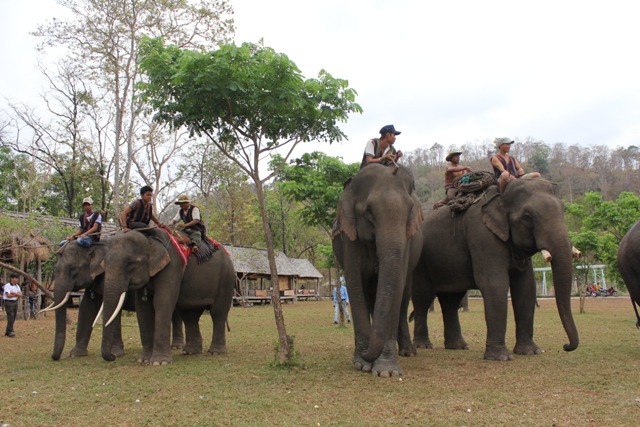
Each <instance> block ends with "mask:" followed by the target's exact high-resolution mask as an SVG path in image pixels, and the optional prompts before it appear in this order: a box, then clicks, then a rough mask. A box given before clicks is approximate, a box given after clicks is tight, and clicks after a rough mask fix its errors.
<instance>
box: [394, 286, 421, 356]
mask: <svg viewBox="0 0 640 427" xmlns="http://www.w3.org/2000/svg"><path fill="white" fill-rule="evenodd" d="M409 289H411V283H409V284H408V285H407V290H406V291H405V292H404V295H403V296H402V305H401V306H400V322H399V324H398V354H399V355H400V356H404V357H410V356H415V355H416V354H417V351H416V348H415V347H414V346H413V343H412V342H411V333H410V332H409V322H408V317H407V316H408V311H409V300H410V297H411V295H410V293H409V291H408V290H409Z"/></svg>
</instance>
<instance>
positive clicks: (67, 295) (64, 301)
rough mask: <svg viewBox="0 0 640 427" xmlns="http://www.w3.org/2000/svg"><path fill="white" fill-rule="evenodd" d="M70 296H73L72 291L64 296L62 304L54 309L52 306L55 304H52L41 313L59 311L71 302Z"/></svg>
mask: <svg viewBox="0 0 640 427" xmlns="http://www.w3.org/2000/svg"><path fill="white" fill-rule="evenodd" d="M69 296H71V291H69V292H67V294H66V295H65V296H64V299H63V300H62V302H60V304H58V305H56V306H55V307H52V305H53V304H55V303H51V305H50V306H49V307H47V308H45V309H44V310H40V313H44V312H45V311H53V310H57V309H59V308H60V307H62V306H63V305H64V304H65V303H66V302H67V301H69Z"/></svg>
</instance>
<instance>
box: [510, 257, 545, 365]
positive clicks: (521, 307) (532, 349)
mask: <svg viewBox="0 0 640 427" xmlns="http://www.w3.org/2000/svg"><path fill="white" fill-rule="evenodd" d="M509 276H510V287H511V304H512V305H513V314H514V317H515V321H516V345H515V347H514V348H513V352H514V353H516V354H540V353H542V349H540V347H538V345H537V344H536V343H535V342H534V341H533V319H534V314H535V309H536V307H535V304H536V282H535V277H534V275H533V267H532V266H531V261H530V260H529V265H528V266H527V268H526V269H525V271H512V272H511V273H510V274H509Z"/></svg>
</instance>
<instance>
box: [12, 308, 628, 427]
mask: <svg viewBox="0 0 640 427" xmlns="http://www.w3.org/2000/svg"><path fill="white" fill-rule="evenodd" d="M540 304H541V307H540V309H538V311H537V313H536V323H535V338H536V342H537V343H538V345H540V347H542V348H543V349H544V350H545V352H544V353H543V354H541V355H537V356H518V355H516V356H515V360H514V361H511V362H494V361H485V360H483V359H482V354H483V351H484V340H485V334H486V328H485V325H484V313H483V306H482V302H481V301H479V300H472V301H471V304H470V306H471V312H470V313H461V314H460V317H461V321H462V328H463V332H464V336H465V338H466V340H467V342H468V343H469V347H470V350H468V351H451V350H444V349H443V348H442V347H443V338H442V321H441V317H440V313H439V310H437V311H436V313H435V315H433V316H432V317H431V320H430V322H429V323H430V328H431V331H432V334H433V335H432V341H433V342H434V345H435V346H436V349H434V350H419V351H418V356H417V357H412V358H408V359H407V358H401V360H400V363H401V364H402V367H403V369H404V376H403V377H402V378H401V379H399V378H388V379H382V378H374V377H372V376H371V375H370V374H365V373H362V372H359V371H357V370H356V369H355V368H353V366H352V365H351V362H350V360H351V354H352V352H353V330H352V327H351V325H348V326H347V327H342V328H341V327H338V326H336V325H333V324H332V323H333V307H332V303H331V302H330V301H319V302H298V303H297V304H286V305H284V310H285V319H286V323H287V328H288V332H289V334H290V335H294V336H295V345H296V350H297V351H298V352H299V353H300V360H301V361H302V362H303V365H302V366H301V367H300V368H297V369H292V370H279V369H275V368H272V367H271V362H272V361H273V354H274V351H273V346H274V343H275V340H276V337H277V334H276V331H275V326H274V320H273V310H272V308H271V307H270V306H265V307H253V308H233V309H232V310H231V314H230V319H229V323H230V327H231V332H230V333H229V334H228V335H227V346H228V348H229V353H228V354H227V355H224V356H215V357H214V356H209V355H199V356H182V355H181V354H180V352H179V351H175V354H174V363H173V364H172V365H169V366H161V367H151V366H142V365H139V364H138V363H136V357H137V356H138V353H139V351H140V339H139V335H138V329H137V326H136V323H135V317H124V318H123V324H124V325H125V326H124V327H123V329H124V330H123V335H124V337H125V342H126V351H127V354H126V355H125V356H124V357H122V358H120V359H118V360H116V361H115V362H112V363H108V362H105V361H103V360H102V358H101V357H100V351H99V344H100V337H101V334H100V328H98V327H97V328H96V329H95V331H94V334H95V335H94V339H93V341H92V343H91V346H90V354H89V356H88V357H85V358H78V359H70V358H65V359H61V360H60V361H58V362H54V361H52V360H51V357H50V355H51V351H52V345H53V335H54V324H53V316H51V315H49V316H48V317H46V318H41V319H39V320H29V321H26V322H25V321H17V322H16V327H15V329H16V334H17V338H15V339H10V338H6V337H1V339H0V360H1V361H2V363H1V367H0V373H1V375H0V398H1V401H2V406H1V407H0V425H2V424H8V425H9V426H11V427H18V426H96V425H106V426H218V425H219V426H227V425H233V426H245V425H246V426H272V425H273V426H276V425H277V426H330V425H339V426H343V425H346V426H386V425H411V426H413V425H415V426H469V427H471V426H515V425H519V426H520V425H522V426H554V425H555V426H637V425H639V424H640V331H638V330H636V327H635V315H634V313H633V309H632V307H631V302H630V300H629V299H628V298H589V299H588V300H587V305H586V310H587V313H586V314H577V311H578V301H577V300H574V301H573V309H574V316H575V319H576V323H577V326H578V331H579V333H580V346H579V347H578V349H577V350H576V351H574V352H571V353H566V352H564V351H563V350H562V345H563V344H565V343H566V342H567V339H566V336H565V334H564V331H563V329H562V326H561V324H560V320H559V317H558V314H557V311H556V307H555V301H554V300H542V301H541V302H540ZM76 314H77V312H75V311H73V310H72V311H71V316H72V318H75V315H76ZM509 322H510V323H509V327H508V330H507V345H508V346H509V347H510V348H513V345H514V338H513V336H514V324H513V319H512V317H511V318H510V319H509ZM201 325H202V329H203V336H204V337H205V349H206V348H208V345H209V340H210V336H211V335H210V334H211V327H212V326H211V319H210V318H209V317H208V316H207V317H203V318H202V320H201ZM4 326H5V324H4V321H2V322H0V327H1V328H4ZM411 327H413V325H411ZM74 339H75V325H71V326H69V331H68V334H67V345H66V347H65V353H66V354H68V351H69V350H70V349H71V347H72V346H73V343H72V341H73V340H74Z"/></svg>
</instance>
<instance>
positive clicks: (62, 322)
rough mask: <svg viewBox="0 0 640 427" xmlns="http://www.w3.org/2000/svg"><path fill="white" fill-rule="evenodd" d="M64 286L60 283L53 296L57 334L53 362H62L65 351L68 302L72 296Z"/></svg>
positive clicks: (52, 355)
mask: <svg viewBox="0 0 640 427" xmlns="http://www.w3.org/2000/svg"><path fill="white" fill-rule="evenodd" d="M63 286H64V284H63V283H59V284H58V289H59V290H58V289H56V290H55V291H54V292H55V294H54V296H53V301H54V307H56V310H55V311H56V334H55V338H54V340H53V353H52V354H51V358H52V359H53V360H60V356H61V355H62V350H64V342H65V340H66V337H67V304H66V302H67V300H68V299H69V296H70V291H68V292H65V291H66V289H64V288H63Z"/></svg>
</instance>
